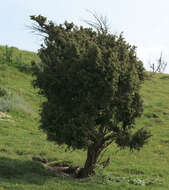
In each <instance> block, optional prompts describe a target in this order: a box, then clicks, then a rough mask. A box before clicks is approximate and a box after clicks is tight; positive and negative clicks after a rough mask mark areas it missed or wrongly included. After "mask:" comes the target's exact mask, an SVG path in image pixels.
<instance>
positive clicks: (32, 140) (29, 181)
mask: <svg viewBox="0 0 169 190" xmlns="http://www.w3.org/2000/svg"><path fill="white" fill-rule="evenodd" d="M32 80H33V77H32V76H31V75H30V74H25V73H23V72H20V71H19V70H18V69H17V68H15V67H11V66H9V65H5V64H1V65H0V84H1V85H0V87H2V88H4V89H6V90H7V92H8V93H10V94H12V97H13V99H12V97H9V99H10V101H11V100H12V102H13V104H12V105H13V106H12V107H11V108H10V110H9V112H7V114H8V115H9V116H10V117H6V118H5V117H4V118H0V190H3V189H5V190H6V189H7V190H8V189H9V190H86V189H89V190H90V189H91V190H96V189H97V190H112V189H113V190H168V189H169V177H168V176H169V168H168V165H169V75H164V74H157V75H156V76H155V78H153V79H149V80H146V81H145V82H144V84H143V86H142V89H141V93H142V96H143V99H144V113H143V115H142V117H141V118H140V119H138V120H137V121H136V124H137V127H145V128H146V129H148V130H149V131H151V133H152V135H153V136H152V137H151V139H150V140H149V143H148V144H146V145H145V146H144V148H143V149H142V150H141V151H139V152H138V151H135V152H133V153H131V152H130V151H129V150H128V149H125V150H120V149H119V148H117V147H116V145H115V144H112V145H111V146H110V147H109V148H108V149H107V151H106V153H105V155H104V159H106V157H107V156H110V158H111V164H110V165H109V166H108V167H107V168H105V169H104V170H103V169H102V168H101V167H99V168H98V169H97V171H96V172H97V175H96V176H94V177H89V178H86V179H71V178H64V177H61V176H58V175H57V174H56V173H53V172H51V171H49V170H47V169H45V168H44V167H43V166H42V165H41V164H40V163H39V162H35V161H32V159H31V158H32V157H33V156H39V157H43V158H46V159H48V160H50V162H51V165H52V163H54V162H56V161H58V162H60V161H66V162H70V163H72V164H73V165H80V166H83V164H84V161H85V158H86V152H84V151H80V150H78V151H66V152H65V146H58V145H56V144H54V143H52V142H48V141H46V135H45V134H44V133H43V132H42V131H40V130H39V129H38V125H39V119H40V118H39V108H40V104H41V102H42V101H43V98H42V97H40V96H39V95H37V90H35V89H33V88H32V86H31V81H32ZM140 184H142V185H140Z"/></svg>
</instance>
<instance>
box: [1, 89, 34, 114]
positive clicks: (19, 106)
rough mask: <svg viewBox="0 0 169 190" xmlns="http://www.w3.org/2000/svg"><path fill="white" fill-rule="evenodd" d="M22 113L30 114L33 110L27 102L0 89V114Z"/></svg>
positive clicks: (8, 91)
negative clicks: (13, 111)
mask: <svg viewBox="0 0 169 190" xmlns="http://www.w3.org/2000/svg"><path fill="white" fill-rule="evenodd" d="M12 110H15V111H23V112H25V113H32V112H33V110H32V109H31V108H30V107H29V105H28V104H27V102H26V101H25V100H24V99H23V98H22V97H21V96H19V95H18V94H14V93H11V92H10V90H8V89H5V88H0V112H9V111H12Z"/></svg>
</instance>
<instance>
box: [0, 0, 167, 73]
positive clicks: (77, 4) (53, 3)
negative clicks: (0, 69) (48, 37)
mask: <svg viewBox="0 0 169 190" xmlns="http://www.w3.org/2000/svg"><path fill="white" fill-rule="evenodd" d="M85 9H89V10H94V11H96V12H97V13H99V14H102V15H104V16H107V17H108V18H109V20H110V23H111V24H110V26H111V32H112V33H117V34H119V33H120V32H122V31H123V32H124V37H125V38H126V40H127V41H128V42H129V43H130V44H132V45H136V46H137V55H138V57H139V58H140V59H141V60H142V61H143V62H144V64H145V66H146V67H147V68H148V63H149V62H150V61H151V62H153V61H155V60H157V58H158V57H159V56H160V53H161V51H162V52H163V55H164V58H165V59H166V61H167V62H168V63H169V0H83V1H82V0H1V4H0V24H1V29H0V45H9V46H15V47H18V48H20V49H25V50H31V51H37V49H38V48H39V47H40V44H41V41H40V38H38V37H37V36H35V35H33V34H32V33H31V32H30V30H29V29H28V28H27V26H31V24H32V22H31V21H30V19H29V16H30V15H37V14H42V15H44V16H46V17H48V18H49V19H50V20H53V21H55V23H57V24H60V23H63V22H64V20H68V21H73V22H74V23H75V24H77V25H84V23H83V21H82V20H83V19H90V18H91V15H89V13H87V12H86V11H85ZM166 72H167V73H169V64H168V67H167V69H166Z"/></svg>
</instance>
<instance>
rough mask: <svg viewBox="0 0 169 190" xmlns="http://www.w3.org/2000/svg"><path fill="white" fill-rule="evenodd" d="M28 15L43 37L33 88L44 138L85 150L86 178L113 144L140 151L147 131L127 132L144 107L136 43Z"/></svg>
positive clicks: (120, 37) (104, 33)
mask: <svg viewBox="0 0 169 190" xmlns="http://www.w3.org/2000/svg"><path fill="white" fill-rule="evenodd" d="M31 19H32V20H34V21H36V23H37V26H34V29H35V30H36V31H39V32H41V33H43V34H45V35H46V37H45V39H44V44H43V45H42V48H41V49H40V50H39V57H40V59H41V61H42V67H43V71H41V72H35V73H34V74H35V76H36V77H37V79H36V80H35V81H34V86H35V87H38V88H40V91H39V93H40V94H41V95H43V96H45V97H46V101H45V102H44V103H43V106H42V112H41V126H40V128H41V129H43V130H44V131H45V132H46V133H47V137H48V140H52V141H55V142H56V143H58V144H64V143H65V144H66V145H68V146H69V147H72V148H74V149H76V148H77V149H82V148H83V149H88V154H87V160H86V163H85V166H84V171H85V174H84V175H87V176H88V175H90V174H92V173H93V170H94V168H95V164H96V162H97V159H98V157H99V155H100V153H101V152H102V150H103V149H105V148H106V147H107V146H108V145H110V144H111V143H112V142H116V143H117V144H118V145H119V146H120V147H130V149H131V150H133V149H137V150H139V149H140V148H141V147H142V146H143V145H144V144H145V143H146V142H147V139H148V138H149V137H150V134H149V133H148V132H147V131H146V130H143V129H139V130H138V131H136V132H135V133H134V134H133V133H132V131H131V129H132V128H133V127H134V123H135V118H137V117H140V115H141V113H142V111H143V109H142V100H141V98H140V95H139V89H140V86H141V84H142V81H143V79H144V69H143V65H142V62H141V61H138V59H137V57H136V53H135V47H132V46H130V45H129V44H127V43H126V41H125V40H124V39H123V37H122V35H120V36H115V35H112V34H109V33H107V32H95V31H93V30H92V29H91V28H83V27H82V26H81V27H80V28H78V27H77V26H74V25H73V23H68V22H65V23H64V25H55V24H54V23H53V22H52V21H50V22H47V20H46V18H45V17H42V16H37V17H36V16H32V17H31Z"/></svg>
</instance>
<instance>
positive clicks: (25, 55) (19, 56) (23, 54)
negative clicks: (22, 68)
mask: <svg viewBox="0 0 169 190" xmlns="http://www.w3.org/2000/svg"><path fill="white" fill-rule="evenodd" d="M6 54H11V57H12V61H13V62H17V61H18V60H19V61H20V62H22V63H24V64H30V63H31V61H32V60H34V61H36V62H39V61H40V59H39V57H38V56H37V54H36V53H34V52H30V51H25V50H19V49H18V48H16V47H8V46H1V45H0V61H2V59H4V60H5V59H6Z"/></svg>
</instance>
